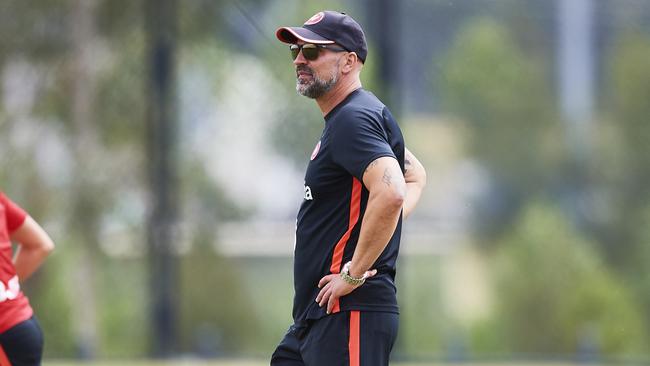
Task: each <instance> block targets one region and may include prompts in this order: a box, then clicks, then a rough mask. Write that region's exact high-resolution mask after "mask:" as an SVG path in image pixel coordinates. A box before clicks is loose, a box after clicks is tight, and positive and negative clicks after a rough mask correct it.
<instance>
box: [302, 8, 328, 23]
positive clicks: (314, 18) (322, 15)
mask: <svg viewBox="0 0 650 366" xmlns="http://www.w3.org/2000/svg"><path fill="white" fill-rule="evenodd" d="M323 18H325V13H323V12H322V11H321V12H318V13H316V14H314V15H313V16H312V17H311V18H309V19H307V21H306V22H305V24H304V25H312V24H316V23H318V22H320V21H321V20H323Z"/></svg>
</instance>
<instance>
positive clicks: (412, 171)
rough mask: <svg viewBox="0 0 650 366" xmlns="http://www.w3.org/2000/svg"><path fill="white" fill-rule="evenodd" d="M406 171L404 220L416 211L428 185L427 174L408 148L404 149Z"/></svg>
mask: <svg viewBox="0 0 650 366" xmlns="http://www.w3.org/2000/svg"><path fill="white" fill-rule="evenodd" d="M404 170H405V172H404V180H405V181H406V198H405V199H404V206H403V207H404V208H403V210H404V211H403V212H402V214H403V216H404V218H407V217H408V216H409V215H410V214H411V212H413V210H414V209H415V206H416V205H417V203H418V201H419V200H420V196H421V195H422V190H423V189H424V186H425V185H426V184H427V172H426V171H425V170H424V166H422V164H421V163H420V161H419V160H418V159H417V158H416V157H415V155H413V153H412V152H410V151H409V149H407V148H404Z"/></svg>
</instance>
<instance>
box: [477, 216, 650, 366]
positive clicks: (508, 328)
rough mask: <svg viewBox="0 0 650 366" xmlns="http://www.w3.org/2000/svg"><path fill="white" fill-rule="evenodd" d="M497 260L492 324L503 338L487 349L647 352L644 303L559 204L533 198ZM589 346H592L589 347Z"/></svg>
mask: <svg viewBox="0 0 650 366" xmlns="http://www.w3.org/2000/svg"><path fill="white" fill-rule="evenodd" d="M515 228H516V229H515V230H514V231H513V232H512V233H511V234H509V235H507V236H506V237H505V238H504V239H503V241H502V243H501V245H500V246H499V249H498V251H497V252H496V253H495V255H494V257H493V259H492V260H493V262H492V268H493V269H494V280H495V290H496V296H495V299H496V304H495V308H494V310H495V315H496V316H495V318H494V319H493V322H491V323H490V325H491V327H486V328H485V329H484V330H483V331H485V330H486V329H490V328H491V329H492V330H493V331H494V334H496V335H497V336H496V337H495V338H496V339H500V340H499V341H498V342H495V341H494V340H492V341H489V338H487V337H485V336H483V337H482V339H483V340H484V341H485V340H488V342H487V343H491V344H490V345H489V347H487V345H486V344H475V347H476V349H477V350H479V351H481V352H488V351H492V352H493V351H494V350H495V349H494V347H495V344H494V343H501V344H500V347H502V350H508V351H510V352H515V353H529V354H535V353H539V354H542V353H543V354H566V355H569V354H574V353H578V352H579V351H580V350H581V349H585V348H588V349H591V350H592V352H596V351H600V352H602V355H605V356H624V355H629V354H633V353H634V352H641V351H643V350H644V349H645V347H646V345H647V342H648V334H647V333H646V328H645V327H644V325H643V323H642V322H641V319H642V316H643V315H642V314H643V312H642V307H641V306H640V304H637V303H635V298H634V296H632V293H631V292H630V291H629V289H628V288H626V287H625V286H624V283H623V282H622V281H620V280H617V278H616V277H615V276H614V275H613V274H612V273H611V272H610V271H608V269H607V267H605V266H604V263H602V261H601V260H600V259H599V256H598V252H597V251H595V250H594V246H593V244H592V243H589V242H587V241H585V240H584V239H582V238H581V237H580V235H579V233H577V232H576V231H575V230H574V229H573V228H572V227H571V226H570V224H568V222H567V220H566V219H564V218H563V217H562V215H561V214H560V212H559V211H558V210H556V209H554V208H553V207H552V206H549V205H546V204H540V203H533V204H531V205H530V206H529V207H528V208H527V209H526V210H525V213H524V214H523V215H522V216H521V219H520V221H519V222H517V223H516V225H515ZM586 345H589V347H586Z"/></svg>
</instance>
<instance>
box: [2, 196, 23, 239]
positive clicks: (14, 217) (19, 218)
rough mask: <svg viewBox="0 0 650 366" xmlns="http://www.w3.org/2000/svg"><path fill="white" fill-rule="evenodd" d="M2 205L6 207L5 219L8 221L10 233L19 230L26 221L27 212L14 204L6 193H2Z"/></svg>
mask: <svg viewBox="0 0 650 366" xmlns="http://www.w3.org/2000/svg"><path fill="white" fill-rule="evenodd" d="M0 204H2V205H3V206H4V207H5V219H6V220H7V230H8V231H9V233H11V232H13V231H15V230H16V229H18V228H19V227H20V226H21V225H22V224H23V222H25V219H26V218H27V212H25V210H23V209H22V208H20V207H19V206H18V205H17V204H15V203H13V202H12V201H11V200H10V199H9V198H8V197H7V196H5V194H4V193H2V192H0Z"/></svg>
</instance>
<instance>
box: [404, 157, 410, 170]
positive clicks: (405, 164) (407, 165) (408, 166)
mask: <svg viewBox="0 0 650 366" xmlns="http://www.w3.org/2000/svg"><path fill="white" fill-rule="evenodd" d="M410 168H411V161H410V160H409V159H404V170H409V169H410Z"/></svg>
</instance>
